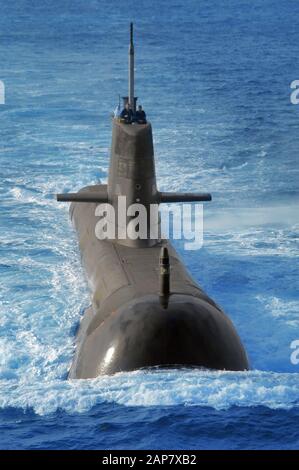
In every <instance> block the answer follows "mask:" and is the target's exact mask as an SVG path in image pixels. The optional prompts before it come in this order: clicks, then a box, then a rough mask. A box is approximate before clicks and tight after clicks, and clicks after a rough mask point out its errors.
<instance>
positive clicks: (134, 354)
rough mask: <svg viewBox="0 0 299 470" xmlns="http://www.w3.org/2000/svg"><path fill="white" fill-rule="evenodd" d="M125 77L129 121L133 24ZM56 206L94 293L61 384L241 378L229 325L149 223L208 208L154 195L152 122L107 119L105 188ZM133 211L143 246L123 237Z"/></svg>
mask: <svg viewBox="0 0 299 470" xmlns="http://www.w3.org/2000/svg"><path fill="white" fill-rule="evenodd" d="M128 76H129V77H128V78H129V80H128V82H129V87H128V88H129V90H128V96H126V97H124V98H123V100H124V105H126V104H127V103H128V105H127V108H130V109H131V110H132V112H133V113H134V112H135V111H136V103H137V97H136V96H135V93H134V85H135V83H134V44H133V24H132V23H131V25H130V42H129V73H128ZM56 197H57V201H62V202H71V205H70V209H69V212H70V218H71V220H72V222H73V225H74V227H75V230H76V231H77V235H78V241H79V249H80V252H81V259H82V263H83V265H84V268H85V271H86V275H87V279H88V284H89V287H90V290H91V294H92V300H91V306H90V307H88V308H87V309H86V311H85V312H84V314H83V317H82V319H81V322H80V326H79V329H78V332H77V335H76V339H75V353H74V358H73V362H72V365H71V368H70V370H69V375H68V377H69V379H86V378H94V377H97V376H100V375H111V374H115V373H117V372H124V371H133V370H137V369H143V368H152V367H161V368H163V367H164V368H165V367H167V368H168V367H193V368H194V367H195V368H204V369H213V370H231V371H242V370H248V369H249V362H248V358H247V354H246V351H245V349H244V347H243V345H242V342H241V340H240V338H239V336H238V333H237V331H236V329H235V327H234V325H233V323H232V321H231V320H230V319H229V317H228V316H227V315H226V314H225V313H224V312H223V310H222V309H221V308H220V307H219V306H218V305H217V304H216V303H215V302H214V301H213V300H212V299H211V298H210V297H209V296H208V295H207V294H206V293H205V292H204V291H203V289H202V288H201V287H200V286H199V285H198V284H197V282H196V281H195V280H194V279H193V278H192V276H191V275H190V273H189V272H188V271H187V269H186V268H185V266H184V264H183V262H182V261H181V259H180V257H179V255H178V253H177V252H176V250H175V249H174V247H173V246H172V244H171V242H170V241H169V240H168V239H166V238H163V236H162V234H161V220H160V218H159V217H158V218H157V219H155V220H156V221H154V222H152V218H151V217H150V216H149V213H150V208H151V207H159V204H163V203H173V202H194V201H210V200H211V195H210V194H207V193H200V192H199V193H181V192H161V191H159V190H158V188H157V183H156V173H155V160H154V148H153V136H152V127H151V123H150V122H148V121H147V122H146V121H145V122H142V123H138V122H132V123H128V122H124V120H123V119H121V118H119V117H118V116H116V117H113V118H112V143H111V151H110V165H109V175H108V184H100V183H99V184H96V185H92V186H87V187H84V188H82V189H80V190H79V191H78V192H76V193H65V194H57V195H56ZM136 204H138V207H140V205H142V206H143V207H144V208H145V209H146V210H147V212H146V214H147V216H146V221H145V224H146V230H145V233H144V234H143V237H140V236H132V230H131V231H130V230H128V227H129V226H130V224H131V223H132V220H134V217H133V216H134V214H133V213H132V208H133V209H134V208H135V205H136ZM130 208H131V209H130ZM113 212H114V213H115V214H116V213H117V216H116V217H115V218H114V220H113V223H114V228H115V230H114V231H113V230H112V231H111V233H110V235H111V236H110V237H106V238H102V237H99V236H98V232H97V228H98V224H99V222H100V221H103V219H105V218H106V222H105V223H106V229H107V224H108V225H109V220H110V217H112V216H111V214H112V213H113ZM137 212H138V211H137ZM132 214H133V215H132ZM107 221H108V223H107ZM110 222H111V225H113V224H112V219H111V220H110ZM153 225H155V226H153ZM108 231H109V230H108ZM133 232H134V230H133ZM153 233H154V236H153Z"/></svg>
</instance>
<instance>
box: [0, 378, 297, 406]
mask: <svg viewBox="0 0 299 470" xmlns="http://www.w3.org/2000/svg"><path fill="white" fill-rule="evenodd" d="M0 384H1V393H0V408H6V407H13V408H22V409H24V410H26V409H29V408H31V409H33V410H34V411H35V413H37V414H39V415H45V414H49V413H54V412H55V411H57V410H58V409H62V410H64V411H66V412H68V413H83V412H86V411H88V410H90V409H91V408H92V407H93V406H95V405H98V404H101V403H117V404H119V405H123V406H130V407H149V406H154V407H165V406H176V405H184V406H187V407H188V406H202V407H211V408H214V409H216V410H226V409H229V408H230V407H233V406H238V407H256V406H265V407H268V408H271V409H285V410H287V409H291V408H298V407H299V374H297V373H294V374H278V373H274V372H262V371H250V372H218V371H217V372H213V371H206V370H195V369H189V370H188V369H182V370H177V369H169V370H167V369H166V370H159V369H154V370H149V371H146V370H139V371H136V372H126V373H119V374H116V375H114V376H110V377H108V376H103V377H101V378H97V379H88V380H75V381H63V380H51V381H49V382H47V381H38V382H32V383H31V382H26V381H21V382H19V383H17V382H16V381H14V380H6V381H5V380H4V381H3V380H2V381H1V382H0Z"/></svg>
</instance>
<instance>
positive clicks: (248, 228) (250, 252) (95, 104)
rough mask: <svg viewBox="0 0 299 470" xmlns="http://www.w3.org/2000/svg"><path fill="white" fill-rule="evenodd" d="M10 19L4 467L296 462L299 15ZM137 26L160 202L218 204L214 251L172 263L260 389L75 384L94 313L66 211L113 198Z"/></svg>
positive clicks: (209, 230)
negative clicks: (151, 452) (40, 459)
mask: <svg viewBox="0 0 299 470" xmlns="http://www.w3.org/2000/svg"><path fill="white" fill-rule="evenodd" d="M0 6H1V16H0V60H1V67H0V80H2V82H3V83H4V85H5V104H4V105H0V140H1V144H0V191H1V197H0V205H1V210H0V286H1V292H0V430H1V437H0V448H1V449H298V448H299V425H298V419H299V380H298V379H299V364H296V363H295V362H296V361H294V360H292V353H294V350H292V349H291V343H292V342H293V341H296V340H299V308H298V307H299V298H298V232H299V217H298V212H299V211H298V192H299V191H298V189H299V188H298V180H299V178H298V148H299V132H298V119H299V106H297V105H295V104H292V103H291V101H290V95H291V92H292V90H291V88H290V84H291V82H292V81H293V80H296V79H297V80H299V68H298V31H299V5H298V2H296V1H295V0H289V1H288V2H281V1H278V0H238V1H237V0H228V1H226V2H217V1H216V0H208V1H205V2H204V1H199V0H186V1H183V0H169V1H167V2H160V1H158V0H152V1H146V0H140V1H139V2H131V1H126V2H124V1H115V0H109V1H108V0H88V1H83V0H72V1H70V0H65V1H63V2H59V1H58V0H51V1H49V0H48V1H43V2H39V1H37V0H15V1H14V2H7V1H4V0H0ZM130 21H134V24H135V55H136V93H137V95H138V97H139V102H140V103H141V104H142V105H143V107H144V109H145V110H146V112H147V116H148V118H149V120H150V121H151V123H152V126H153V135H154V146H155V158H156V170H157V176H158V184H159V188H160V189H161V190H169V191H171V190H178V189H179V188H180V189H181V190H183V191H207V192H211V193H212V195H213V201H212V202H210V203H206V204H205V206H204V244H203V247H202V248H201V249H199V250H197V251H186V250H185V249H184V244H183V242H182V241H178V240H175V241H174V245H175V247H176V248H177V250H178V252H179V254H180V255H181V257H182V259H183V260H184V262H185V263H186V266H187V267H188V269H189V271H190V272H191V274H192V275H193V277H194V278H195V279H196V280H197V281H198V282H199V283H200V285H201V286H202V287H203V288H204V289H205V290H206V292H207V293H208V294H209V295H210V296H211V297H212V298H213V299H214V300H215V301H216V302H217V303H218V304H220V305H221V306H222V307H223V309H224V310H225V312H226V313H227V314H228V315H229V317H230V318H231V319H232V321H233V322H234V324H235V326H236V329H237V331H238V332H239V334H240V337H241V339H242V341H243V343H244V345H245V347H246V349H247V352H248V355H249V359H250V364H251V370H250V371H248V372H228V371H222V372H218V371H203V370H202V371H201V370H195V369H189V370H188V369H169V370H159V369H156V370H155V369H154V370H148V371H146V370H143V371H135V372H130V373H119V374H116V375H115V376H112V377H100V378H97V379H90V380H77V381H75V380H74V381H67V380H66V377H67V372H68V369H69V367H70V364H71V361H72V357H73V354H74V337H75V331H76V329H77V326H78V323H79V320H80V318H81V316H82V314H83V312H84V310H85V309H86V308H87V307H88V306H89V305H90V295H89V291H88V287H87V283H86V279H85V276H84V269H83V268H82V266H81V262H80V252H79V248H78V244H77V238H76V234H75V232H74V230H73V228H72V226H71V223H70V220H69V216H68V207H67V204H58V203H57V202H56V200H55V194H56V193H58V192H67V191H75V190H78V189H79V188H81V187H82V186H85V185H87V184H95V183H96V182H97V181H99V180H101V181H102V182H105V181H106V180H107V170H108V164H109V146H110V139H111V117H110V114H111V111H112V110H113V109H114V108H115V106H116V105H117V103H118V95H119V94H120V95H121V96H123V95H125V94H126V93H127V53H128V31H129V22H130Z"/></svg>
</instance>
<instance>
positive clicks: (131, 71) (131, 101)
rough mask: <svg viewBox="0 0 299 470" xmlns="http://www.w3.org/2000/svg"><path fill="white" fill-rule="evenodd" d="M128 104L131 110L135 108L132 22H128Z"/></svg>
mask: <svg viewBox="0 0 299 470" xmlns="http://www.w3.org/2000/svg"><path fill="white" fill-rule="evenodd" d="M129 104H130V106H131V109H132V110H133V111H136V109H135V100H134V44H133V23H131V24H130V45H129Z"/></svg>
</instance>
